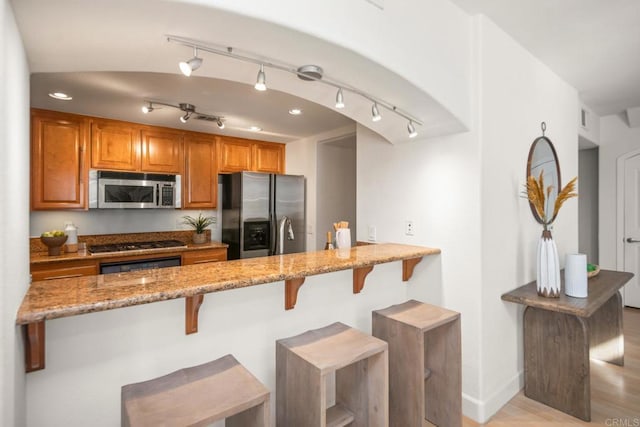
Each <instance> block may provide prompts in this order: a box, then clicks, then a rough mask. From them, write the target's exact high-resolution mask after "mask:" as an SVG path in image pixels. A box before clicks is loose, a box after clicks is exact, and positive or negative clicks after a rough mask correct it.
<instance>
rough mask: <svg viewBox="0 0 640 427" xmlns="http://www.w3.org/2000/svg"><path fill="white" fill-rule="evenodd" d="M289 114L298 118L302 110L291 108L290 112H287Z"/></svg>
mask: <svg viewBox="0 0 640 427" xmlns="http://www.w3.org/2000/svg"><path fill="white" fill-rule="evenodd" d="M289 114H291V115H292V116H299V115H300V114H302V110H301V109H299V108H292V109H291V110H289Z"/></svg>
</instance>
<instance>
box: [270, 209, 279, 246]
mask: <svg viewBox="0 0 640 427" xmlns="http://www.w3.org/2000/svg"><path fill="white" fill-rule="evenodd" d="M269 225H270V227H271V242H270V243H271V244H270V245H269V246H270V248H269V255H276V248H277V245H278V224H277V222H276V219H275V216H274V215H273V213H270V214H269Z"/></svg>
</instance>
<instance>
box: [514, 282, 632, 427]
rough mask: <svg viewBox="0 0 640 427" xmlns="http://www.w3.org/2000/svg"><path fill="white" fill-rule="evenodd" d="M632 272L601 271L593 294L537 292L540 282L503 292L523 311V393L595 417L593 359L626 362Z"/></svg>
mask: <svg viewBox="0 0 640 427" xmlns="http://www.w3.org/2000/svg"><path fill="white" fill-rule="evenodd" d="M632 277H633V274H632V273H626V272H620V271H610V270H601V271H600V273H599V274H598V275H597V276H595V277H593V278H591V279H589V296H588V297H587V298H573V297H569V296H567V295H565V293H564V277H563V279H562V280H563V283H562V285H563V286H562V292H561V293H560V298H545V297H541V296H538V294H537V292H536V282H535V281H533V282H530V283H528V284H526V285H524V286H521V287H519V288H517V289H514V290H513V291H511V292H508V293H506V294H504V295H502V299H503V300H504V301H510V302H515V303H518V304H523V305H525V306H526V309H525V311H524V372H525V377H524V384H525V385H524V394H525V396H527V397H529V398H531V399H534V400H537V401H538V402H541V403H544V404H545V405H548V406H551V407H553V408H556V409H558V410H560V411H562V412H565V413H567V414H570V415H573V416H575V417H578V418H580V419H582V420H585V421H591V385H590V373H589V372H590V370H589V358H593V359H598V360H602V361H605V362H609V363H614V364H616V365H620V366H622V365H623V364H624V335H623V331H622V297H621V296H620V293H619V292H618V290H619V289H620V288H621V287H622V286H624V285H625V284H626V283H627V282H628V281H629V280H630V279H631V278H632Z"/></svg>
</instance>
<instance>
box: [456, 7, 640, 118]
mask: <svg viewBox="0 0 640 427" xmlns="http://www.w3.org/2000/svg"><path fill="white" fill-rule="evenodd" d="M451 1H452V2H453V3H455V4H457V5H459V6H460V7H461V8H462V9H464V10H466V11H467V12H468V13H470V14H472V15H474V14H478V13H482V14H484V15H486V16H488V17H489V18H491V20H493V21H494V22H495V23H496V24H497V25H498V26H499V27H501V28H502V29H503V30H504V31H506V32H507V33H509V34H510V35H511V36H512V37H513V38H515V39H516V40H517V41H518V42H519V43H520V44H521V45H522V46H524V47H525V48H526V49H527V50H529V51H530V52H531V53H532V54H533V55H535V56H536V57H538V58H539V59H540V60H541V61H542V62H544V63H545V64H547V66H549V68H551V69H552V70H553V71H554V72H555V73H556V74H558V75H559V76H560V77H562V78H563V79H564V80H565V81H566V82H567V83H569V84H570V85H572V86H573V87H575V88H576V89H578V92H579V94H580V98H581V99H582V101H583V102H584V104H585V105H587V106H588V107H590V108H591V109H592V110H593V111H594V112H595V113H596V114H598V115H600V116H604V115H608V114H618V113H621V112H623V111H625V110H626V109H628V108H633V107H638V106H640V1H639V0H451Z"/></svg>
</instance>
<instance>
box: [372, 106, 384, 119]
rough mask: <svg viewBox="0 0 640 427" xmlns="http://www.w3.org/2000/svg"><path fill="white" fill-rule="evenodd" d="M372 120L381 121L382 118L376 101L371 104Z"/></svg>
mask: <svg viewBox="0 0 640 427" xmlns="http://www.w3.org/2000/svg"><path fill="white" fill-rule="evenodd" d="M371 120H373V121H374V122H379V121H380V120H382V116H381V115H380V111H378V103H377V102H374V103H373V105H372V106H371Z"/></svg>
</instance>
